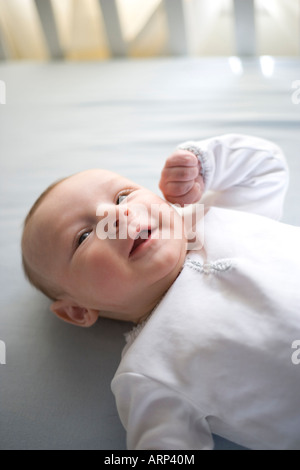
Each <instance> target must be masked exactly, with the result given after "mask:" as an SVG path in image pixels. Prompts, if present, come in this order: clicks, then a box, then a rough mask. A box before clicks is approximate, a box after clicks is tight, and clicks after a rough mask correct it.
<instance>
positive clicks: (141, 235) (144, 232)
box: [129, 229, 152, 256]
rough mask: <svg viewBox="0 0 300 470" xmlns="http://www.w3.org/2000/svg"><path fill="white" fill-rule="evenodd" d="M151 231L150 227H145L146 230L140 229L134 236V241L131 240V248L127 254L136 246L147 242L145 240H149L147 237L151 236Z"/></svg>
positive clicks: (132, 252)
mask: <svg viewBox="0 0 300 470" xmlns="http://www.w3.org/2000/svg"><path fill="white" fill-rule="evenodd" d="M151 233H152V230H151V229H147V230H142V231H141V232H140V233H139V234H138V235H137V236H136V238H135V240H134V242H133V245H132V248H131V251H130V253H129V256H132V255H133V254H134V253H135V252H136V251H137V250H138V248H139V247H140V246H141V245H143V244H144V243H146V242H147V240H149V238H151Z"/></svg>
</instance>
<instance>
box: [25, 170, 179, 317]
mask: <svg viewBox="0 0 300 470" xmlns="http://www.w3.org/2000/svg"><path fill="white" fill-rule="evenodd" d="M178 219H181V218H180V216H179V215H178V214H177V212H176V211H175V210H174V209H173V208H172V207H171V206H170V205H169V204H168V203H166V202H165V201H164V200H162V199H161V198H160V197H158V196H156V195H155V194H153V193H152V192H150V191H148V190H147V189H145V188H143V187H141V186H139V185H137V184H135V183H133V182H131V181H129V180H127V179H126V178H123V177H121V176H119V175H117V174H115V173H112V172H109V171H105V170H88V171H85V172H82V173H79V174H77V175H74V176H72V177H70V178H69V179H67V180H65V181H63V182H62V183H60V184H59V185H58V186H56V187H55V188H54V189H53V190H52V191H51V192H50V194H49V195H48V196H47V197H46V199H45V200H44V201H43V203H42V204H41V206H40V207H39V208H38V209H37V211H36V213H35V214H34V216H33V219H32V221H31V227H30V228H29V234H28V237H27V238H28V239H29V238H30V241H31V245H32V246H33V248H32V246H31V248H30V249H29V248H28V250H27V251H28V253H27V256H28V258H29V260H30V262H31V264H32V266H33V267H34V269H35V270H37V271H38V272H40V274H41V275H42V276H43V277H44V278H45V279H47V280H48V281H49V282H55V284H56V285H59V286H60V287H61V289H62V292H64V294H63V295H62V298H61V299H59V300H63V301H64V302H67V303H68V302H69V305H71V304H72V305H73V307H74V306H75V307H76V306H77V307H78V312H82V310H80V309H83V308H84V309H86V310H87V311H92V312H94V316H93V319H95V318H96V312H99V311H102V312H106V313H105V316H108V317H111V318H117V319H122V320H126V321H140V320H141V319H142V318H143V317H144V316H146V315H147V314H149V313H150V311H151V309H152V308H153V307H154V306H155V305H156V303H157V302H158V301H159V300H160V298H161V297H162V295H163V294H164V292H165V291H166V290H167V289H168V288H169V287H170V285H171V284H172V283H173V282H174V280H175V279H176V277H177V275H178V273H179V272H180V269H181V266H182V264H183V261H184V258H185V255H186V240H185V237H184V235H183V231H181V234H180V235H181V236H178V227H179V226H180V221H179V220H178ZM175 232H176V234H175ZM53 310H54V311H55V308H53ZM56 313H57V312H56ZM64 315H65V314H64ZM60 316H63V315H60ZM78 318H79V320H80V319H81V316H80V315H79V317H78ZM65 319H66V318H65ZM93 321H94V320H93ZM78 323H80V321H79V322H78ZM90 323H92V322H91V321H90ZM85 326H89V325H85Z"/></svg>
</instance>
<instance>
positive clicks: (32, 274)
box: [22, 177, 69, 301]
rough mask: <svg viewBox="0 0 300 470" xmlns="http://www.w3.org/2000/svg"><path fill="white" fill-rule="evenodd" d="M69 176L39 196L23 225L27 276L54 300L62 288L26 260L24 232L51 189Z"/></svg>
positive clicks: (23, 261) (24, 267) (24, 266)
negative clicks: (51, 282)
mask: <svg viewBox="0 0 300 470" xmlns="http://www.w3.org/2000/svg"><path fill="white" fill-rule="evenodd" d="M68 178H69V177H66V178H61V179H60V180H58V181H55V182H54V183H52V184H51V185H50V186H48V188H47V189H46V190H45V191H43V193H42V194H41V195H40V196H39V197H38V198H37V200H36V201H35V203H34V204H33V206H32V207H31V209H30V211H29V212H28V214H27V216H26V218H25V220H24V226H23V235H22V265H23V270H24V274H25V277H26V279H27V280H28V281H29V282H30V284H31V285H32V286H34V287H35V288H36V289H38V290H39V291H41V292H42V293H43V294H44V295H46V297H48V298H49V299H51V300H53V301H54V300H57V298H58V297H59V296H60V295H61V294H62V292H61V289H59V288H58V287H57V286H54V285H50V284H49V282H46V281H45V280H44V279H42V277H41V276H39V274H38V273H37V272H36V271H35V270H34V269H32V267H31V266H30V264H29V262H28V260H26V257H25V255H24V250H23V242H24V234H25V230H26V227H27V226H28V224H29V222H30V221H31V219H32V217H33V216H34V214H35V212H36V211H37V209H38V208H39V207H40V205H41V204H42V203H43V201H44V200H45V199H46V197H47V196H48V195H49V194H50V193H51V191H52V190H53V189H54V188H56V186H58V185H59V184H60V183H62V182H63V181H65V180H67V179H68Z"/></svg>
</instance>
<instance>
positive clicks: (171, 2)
mask: <svg viewBox="0 0 300 470" xmlns="http://www.w3.org/2000/svg"><path fill="white" fill-rule="evenodd" d="M164 4H165V10H166V14H167V22H168V28H169V47H168V49H169V51H168V52H169V53H170V54H173V55H185V54H187V50H188V48H187V36H186V27H185V21H184V10H183V0H164Z"/></svg>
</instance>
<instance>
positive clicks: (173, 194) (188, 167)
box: [159, 150, 204, 206]
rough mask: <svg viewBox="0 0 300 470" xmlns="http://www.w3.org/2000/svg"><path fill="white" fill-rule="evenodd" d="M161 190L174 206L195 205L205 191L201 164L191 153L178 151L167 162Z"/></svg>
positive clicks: (162, 175) (162, 176) (160, 185)
mask: <svg viewBox="0 0 300 470" xmlns="http://www.w3.org/2000/svg"><path fill="white" fill-rule="evenodd" d="M159 188H160V190H161V191H162V193H163V195H164V197H165V198H166V200H167V201H169V202H171V203H172V204H180V205H181V206H183V205H184V204H193V203H195V202H198V201H199V200H200V199H201V196H202V194H203V190H204V182H203V177H202V175H201V164H200V162H199V160H198V158H197V157H196V155H194V154H193V153H191V152H188V151H187V150H177V151H176V152H174V153H173V154H172V155H171V156H170V157H169V158H168V159H167V161H166V163H165V166H164V168H163V170H162V173H161V179H160V182H159Z"/></svg>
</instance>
